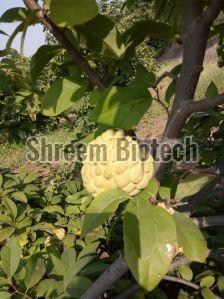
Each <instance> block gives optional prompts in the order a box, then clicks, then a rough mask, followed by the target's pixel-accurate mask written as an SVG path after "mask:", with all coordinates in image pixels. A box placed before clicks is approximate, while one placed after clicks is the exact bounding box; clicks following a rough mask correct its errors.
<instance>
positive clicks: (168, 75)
mask: <svg viewBox="0 0 224 299" xmlns="http://www.w3.org/2000/svg"><path fill="white" fill-rule="evenodd" d="M166 77H170V78H171V79H173V80H174V81H177V79H178V76H176V75H175V74H173V73H171V72H165V73H163V74H162V75H161V76H160V77H158V78H157V79H156V80H155V81H154V82H153V84H152V86H151V87H152V88H154V89H155V88H156V87H157V86H158V85H159V83H160V82H161V81H162V80H163V79H165V78H166Z"/></svg>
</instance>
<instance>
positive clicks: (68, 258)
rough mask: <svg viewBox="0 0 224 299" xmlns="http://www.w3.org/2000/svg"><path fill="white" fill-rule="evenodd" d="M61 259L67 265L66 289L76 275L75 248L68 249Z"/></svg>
mask: <svg viewBox="0 0 224 299" xmlns="http://www.w3.org/2000/svg"><path fill="white" fill-rule="evenodd" d="M61 260H62V262H63V263H64V265H65V273H64V280H63V284H64V288H65V289H66V288H67V286H68V284H69V282H70V281H71V280H72V278H73V277H74V272H75V263H76V251H75V249H74V248H68V249H66V250H65V251H64V252H63V253H62V255H61Z"/></svg>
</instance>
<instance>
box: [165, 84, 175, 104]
mask: <svg viewBox="0 0 224 299" xmlns="http://www.w3.org/2000/svg"><path fill="white" fill-rule="evenodd" d="M175 90H176V82H175V81H172V82H171V83H170V85H169V86H168V87H167V89H166V93H165V101H166V102H167V103H170V100H171V99H172V97H173V96H174V94H175Z"/></svg>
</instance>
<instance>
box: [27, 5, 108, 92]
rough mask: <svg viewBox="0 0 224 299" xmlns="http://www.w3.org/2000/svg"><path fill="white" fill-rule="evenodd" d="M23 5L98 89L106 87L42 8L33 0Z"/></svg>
mask: <svg viewBox="0 0 224 299" xmlns="http://www.w3.org/2000/svg"><path fill="white" fill-rule="evenodd" d="M23 1H24V3H25V5H26V6H27V7H28V8H29V9H30V10H31V11H33V12H34V13H35V15H36V16H37V18H38V19H39V21H40V22H41V23H42V24H43V25H44V26H45V27H46V28H47V29H48V30H49V31H50V32H51V33H52V34H53V36H54V37H55V38H56V39H57V41H58V42H59V43H60V44H61V45H62V46H63V47H64V48H65V49H66V50H67V51H68V53H69V54H70V55H71V57H72V59H73V60H74V62H75V63H77V64H78V65H79V67H80V68H81V69H82V71H83V72H84V73H85V74H86V75H87V76H88V77H89V79H90V81H91V82H92V83H93V84H95V85H96V86H98V87H99V88H100V89H106V88H107V86H106V84H105V83H104V82H103V81H102V79H101V78H100V77H99V76H98V74H97V73H96V72H95V71H94V70H93V69H92V68H91V66H90V65H89V64H88V63H87V62H86V61H85V59H84V58H83V57H82V55H81V53H80V52H79V51H78V50H76V49H75V48H74V47H73V45H72V44H71V43H70V41H69V40H68V39H67V38H66V37H65V35H64V33H63V32H62V31H61V30H60V29H59V28H58V27H57V26H56V25H55V24H53V23H52V22H51V21H50V20H49V19H48V17H47V16H46V15H45V13H44V11H43V9H42V8H41V6H40V5H38V4H37V3H36V2H35V0H23Z"/></svg>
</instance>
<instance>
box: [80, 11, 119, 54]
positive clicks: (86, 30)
mask: <svg viewBox="0 0 224 299" xmlns="http://www.w3.org/2000/svg"><path fill="white" fill-rule="evenodd" d="M75 29H76V31H77V33H78V39H79V41H80V43H81V44H82V45H83V46H84V47H86V48H87V49H91V50H95V51H96V52H97V53H99V54H100V55H102V56H103V57H109V58H113V59H121V58H122V57H123V56H124V53H125V47H124V43H123V41H122V37H121V34H120V33H119V31H118V29H117V27H116V26H115V24H114V23H113V22H112V21H111V20H110V19H109V18H107V17H106V16H103V15H100V14H99V15H97V16H96V17H95V18H94V19H93V20H91V21H89V22H87V23H85V24H83V25H80V26H77V27H76V28H75Z"/></svg>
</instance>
